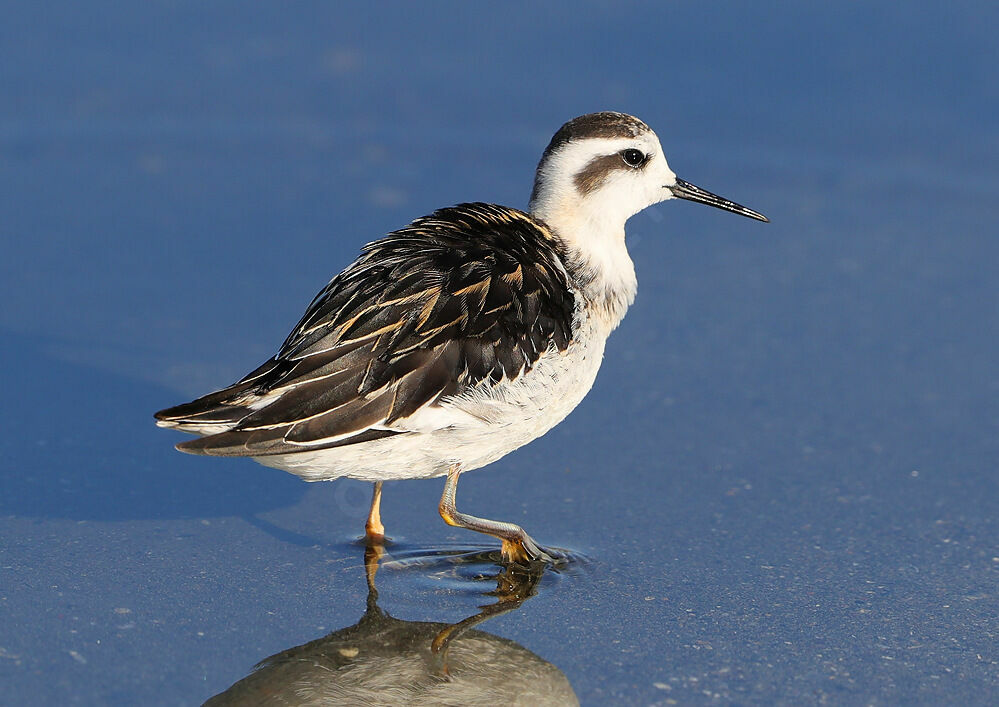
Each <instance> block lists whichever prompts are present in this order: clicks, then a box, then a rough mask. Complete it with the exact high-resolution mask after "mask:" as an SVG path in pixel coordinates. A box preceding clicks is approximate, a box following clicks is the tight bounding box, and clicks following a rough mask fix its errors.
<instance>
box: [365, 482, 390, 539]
mask: <svg viewBox="0 0 999 707" xmlns="http://www.w3.org/2000/svg"><path fill="white" fill-rule="evenodd" d="M381 505H382V482H381V481H376V482H375V490H374V493H373V494H372V495H371V510H370V511H368V522H367V523H365V524H364V533H365V535H366V536H367V541H368V543H369V544H370V543H381V542H382V541H383V540H384V539H385V526H384V525H382V513H381Z"/></svg>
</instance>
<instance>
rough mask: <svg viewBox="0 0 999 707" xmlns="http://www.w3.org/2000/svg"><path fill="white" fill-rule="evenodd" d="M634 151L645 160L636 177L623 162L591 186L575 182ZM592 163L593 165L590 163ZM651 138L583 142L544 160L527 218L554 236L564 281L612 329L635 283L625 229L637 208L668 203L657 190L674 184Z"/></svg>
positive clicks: (632, 296)
mask: <svg viewBox="0 0 999 707" xmlns="http://www.w3.org/2000/svg"><path fill="white" fill-rule="evenodd" d="M636 145H637V146H638V147H640V148H641V149H642V151H643V152H644V153H645V154H648V155H649V156H650V162H649V164H648V165H647V166H646V167H645V168H644V169H642V170H629V169H627V168H626V167H625V165H624V164H623V163H622V164H620V166H621V167H622V168H621V169H616V168H614V167H615V166H617V163H614V162H607V163H604V164H606V166H608V167H610V168H609V169H605V170H603V172H602V174H604V175H605V176H603V177H601V178H600V179H599V180H596V182H595V183H594V184H586V185H583V184H581V183H580V181H579V180H580V175H585V174H587V173H588V171H592V170H593V169H594V165H596V166H598V167H599V166H600V165H601V164H602V163H601V162H600V160H608V159H609V160H614V159H619V152H620V151H621V150H624V149H627V148H629V147H635V146H636ZM594 160H597V161H596V162H595V161H594ZM675 178H676V177H675V175H674V174H673V173H672V172H671V171H670V170H669V167H668V166H667V164H666V160H665V159H664V158H663V157H662V148H661V147H660V145H659V140H658V139H656V137H655V135H654V134H652V133H649V134H648V135H643V136H639V137H631V138H588V139H585V140H579V141H575V142H569V143H568V144H566V145H565V146H563V147H562V148H561V149H559V150H557V151H555V152H553V153H551V154H546V155H545V157H544V158H543V159H542V162H541V164H540V165H538V173H537V176H536V177H535V189H534V194H533V195H532V199H531V205H530V210H531V214H532V215H533V216H535V217H537V218H539V219H541V220H542V221H544V222H545V223H547V224H548V226H549V227H550V228H551V229H552V230H553V231H555V233H556V234H558V236H559V237H560V238H561V239H562V240H563V241H564V242H565V244H566V246H567V248H568V250H569V258H570V262H569V266H570V274H571V275H572V277H573V278H574V279H575V280H576V286H577V287H578V288H579V289H580V291H581V293H582V294H583V296H584V297H585V298H586V299H587V300H588V301H589V302H590V303H591V304H592V305H593V306H595V307H597V308H598V310H600V311H602V313H603V314H605V316H606V317H607V319H608V323H609V324H610V326H611V328H613V327H616V326H617V324H618V323H619V322H620V321H621V318H622V317H624V314H625V312H626V311H627V309H628V306H629V305H630V304H631V303H632V302H633V301H634V300H635V294H636V292H637V290H638V281H637V279H636V278H635V265H634V263H632V262H631V257H630V256H629V255H628V249H627V247H626V245H625V238H624V225H625V222H627V220H628V219H629V218H631V216H633V215H634V214H636V213H638V212H639V211H641V210H642V209H644V208H646V207H647V206H650V205H651V204H655V203H657V202H659V201H662V200H663V199H664V198H667V195H668V192H667V191H666V189H665V188H664V187H663V185H665V184H669V183H671V181H674V180H675Z"/></svg>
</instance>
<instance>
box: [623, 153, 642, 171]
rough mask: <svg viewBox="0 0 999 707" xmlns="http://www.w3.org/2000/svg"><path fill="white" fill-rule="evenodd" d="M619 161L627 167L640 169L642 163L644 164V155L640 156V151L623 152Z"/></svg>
mask: <svg viewBox="0 0 999 707" xmlns="http://www.w3.org/2000/svg"><path fill="white" fill-rule="evenodd" d="M621 159H623V160H624V163H625V164H626V165H628V166H629V167H641V166H642V163H643V162H645V155H644V154H642V151H641V150H635V149H630V150H625V151H624V152H622V153H621Z"/></svg>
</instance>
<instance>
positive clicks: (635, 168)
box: [530, 112, 767, 239]
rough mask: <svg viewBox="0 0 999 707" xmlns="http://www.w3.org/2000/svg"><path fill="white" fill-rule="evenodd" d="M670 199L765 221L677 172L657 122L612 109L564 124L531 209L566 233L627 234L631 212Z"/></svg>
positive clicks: (544, 161) (541, 168) (548, 152)
mask: <svg viewBox="0 0 999 707" xmlns="http://www.w3.org/2000/svg"><path fill="white" fill-rule="evenodd" d="M672 198H679V199H688V200H690V201H696V202H699V203H702V204H708V205H709V206H715V207H717V208H720V209H725V210H726V211H731V212H733V213H737V214H741V215H742V216H748V217H749V218H755V219H758V220H760V221H766V220H767V218H766V217H765V216H763V214H760V213H757V212H756V211H753V210H751V209H747V208H746V207H745V206H740V205H739V204H736V203H735V202H732V201H729V200H728V199H723V198H722V197H720V196H717V195H715V194H712V193H711V192H709V191H705V190H704V189H701V188H700V187H695V186H694V185H693V184H690V183H689V182H685V181H684V180H682V179H679V178H678V177H677V176H676V174H674V173H673V171H672V170H671V169H670V168H669V164H667V162H666V156H665V155H664V154H663V149H662V145H660V144H659V138H658V137H656V134H655V133H654V132H653V131H652V129H651V128H649V126H648V125H646V124H645V123H643V122H642V121H641V120H639V119H638V118H635V117H633V116H630V115H626V114H624V113H613V112H603V113H590V114H588V115H583V116H580V117H578V118H573V119H572V120H570V121H569V122H568V123H566V124H565V125H563V126H562V127H561V128H559V131H558V132H557V133H555V136H554V137H553V138H552V140H551V142H550V143H549V145H548V147H547V148H546V149H545V152H544V154H543V155H542V157H541V162H540V163H539V164H538V170H537V174H536V175H535V178H534V190H533V192H532V193H531V205H530V209H531V213H533V214H534V215H535V216H538V217H540V218H541V219H543V220H544V221H546V222H547V223H548V224H549V225H550V226H551V227H552V228H554V229H555V231H556V232H559V233H560V235H562V236H563V237H564V238H570V239H571V238H572V237H573V236H572V233H571V232H572V231H578V230H580V229H583V230H587V231H601V232H607V231H609V232H612V233H621V234H622V235H623V232H624V223H625V221H627V220H628V219H629V218H630V217H632V216H634V215H635V214H637V213H638V212H639V211H641V210H642V209H645V208H647V207H649V206H652V205H653V204H658V203H659V202H661V201H665V200H666V199H672Z"/></svg>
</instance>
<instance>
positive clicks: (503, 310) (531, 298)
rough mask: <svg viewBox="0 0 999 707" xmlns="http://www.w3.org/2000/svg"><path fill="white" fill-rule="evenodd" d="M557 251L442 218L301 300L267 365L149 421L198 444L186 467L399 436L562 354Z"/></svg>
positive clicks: (550, 244) (541, 229) (369, 249)
mask: <svg viewBox="0 0 999 707" xmlns="http://www.w3.org/2000/svg"><path fill="white" fill-rule="evenodd" d="M561 247H562V246H561V242H560V241H559V240H558V239H557V238H556V237H555V236H554V235H553V234H552V233H551V232H550V231H549V230H548V229H547V228H546V227H545V226H544V225H543V224H541V223H539V222H537V221H535V220H534V219H532V218H531V217H530V216H529V215H527V214H525V213H523V212H520V211H517V210H515V209H509V208H506V207H500V206H494V205H490V204H462V205H460V206H456V207H453V208H449V209H441V210H439V211H436V212H435V213H433V214H431V215H430V216H428V217H425V218H422V219H419V220H417V221H414V222H413V223H412V224H410V225H409V226H407V227H406V228H403V229H401V230H399V231H395V232H393V233H391V234H389V235H388V236H386V237H385V238H383V239H381V240H378V241H375V242H374V243H371V244H369V245H368V246H366V247H365V248H364V251H363V253H362V255H361V257H360V258H359V259H358V260H357V261H355V262H354V263H353V264H352V265H351V266H350V267H348V268H347V269H346V270H345V271H344V272H343V273H341V274H340V275H338V276H337V277H335V278H334V279H333V280H332V281H331V282H330V283H329V284H328V285H327V286H326V287H325V288H324V289H323V291H322V292H320V293H319V295H318V296H317V297H316V298H315V300H313V302H312V304H311V305H310V306H309V308H308V310H307V311H306V313H305V315H304V317H303V318H302V320H301V321H300V322H299V323H298V325H297V326H296V327H295V329H294V330H293V331H292V333H291V334H290V335H289V336H288V338H287V339H286V340H285V342H284V344H283V345H282V347H281V350H280V351H279V352H278V354H277V355H276V356H274V357H273V358H272V359H270V360H269V361H267V362H266V363H264V364H263V365H262V366H260V367H259V368H257V369H256V370H254V371H253V372H251V373H250V374H249V375H247V376H246V377H245V378H243V379H242V380H240V381H238V382H236V383H234V384H233V385H231V386H229V387H228V388H225V389H223V390H220V391H217V392H215V393H211V394H209V395H206V396H204V397H202V398H199V399H197V400H195V401H193V402H191V403H187V404H185V405H179V406H177V407H174V408H170V409H167V410H163V411H161V412H159V413H157V414H156V417H157V419H158V420H160V424H161V425H164V426H169V427H176V428H178V429H181V430H184V431H189V432H195V433H199V434H206V432H207V433H208V434H206V436H204V437H201V438H199V439H196V440H192V441H189V442H184V443H182V444H180V445H178V449H181V450H182V451H186V452H191V453H195V454H211V455H220V456H263V455H270V454H288V453H290V452H299V451H305V450H315V449H325V448H330V447H335V446H342V445H345V444H354V443H358V442H364V441H370V440H373V439H379V438H382V437H387V436H392V435H396V434H407V433H408V432H407V430H406V426H405V424H403V423H402V422H401V421H404V420H405V419H406V418H408V417H410V416H411V415H413V414H414V413H415V412H417V411H418V410H420V409H422V408H425V407H428V406H434V405H437V404H438V403H439V401H440V400H441V399H442V398H444V397H446V396H449V395H454V394H457V393H460V392H462V391H463V390H466V389H468V388H469V387H471V386H477V385H495V384H497V383H499V382H500V381H502V380H512V379H515V378H517V377H518V376H520V375H522V374H523V373H524V372H526V371H527V370H529V369H530V368H531V367H532V366H533V365H534V364H535V363H536V362H537V360H538V359H539V358H540V357H541V356H542V355H543V354H544V353H545V352H548V351H552V350H559V351H562V350H565V348H566V347H567V346H568V343H569V338H570V335H571V328H572V317H573V312H574V296H573V294H572V289H571V286H570V283H569V280H568V278H567V276H566V274H565V270H564V268H563V266H562V251H561Z"/></svg>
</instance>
